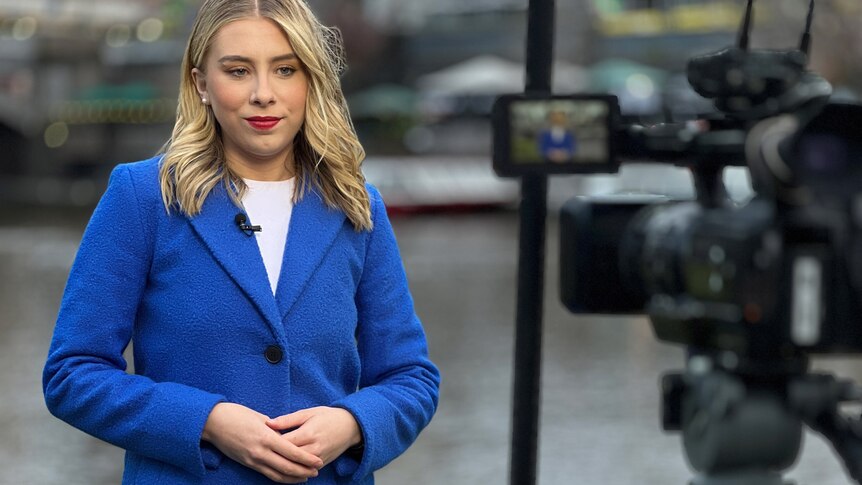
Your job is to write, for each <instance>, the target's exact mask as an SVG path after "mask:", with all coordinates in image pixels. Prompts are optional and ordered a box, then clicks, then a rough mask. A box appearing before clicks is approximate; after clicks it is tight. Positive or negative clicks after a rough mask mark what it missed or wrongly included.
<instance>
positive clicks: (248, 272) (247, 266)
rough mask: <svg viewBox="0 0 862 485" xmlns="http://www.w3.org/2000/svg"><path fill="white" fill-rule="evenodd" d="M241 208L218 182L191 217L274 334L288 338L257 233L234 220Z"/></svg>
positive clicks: (216, 255)
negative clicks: (199, 210)
mask: <svg viewBox="0 0 862 485" xmlns="http://www.w3.org/2000/svg"><path fill="white" fill-rule="evenodd" d="M240 212H243V210H242V209H240V208H238V207H237V206H236V205H234V203H233V201H232V200H231V199H230V196H229V195H228V194H227V190H226V189H225V187H224V186H223V185H217V186H216V187H215V188H214V189H213V190H212V192H210V194H209V196H207V198H206V200H205V201H204V205H203V209H202V210H201V212H200V214H198V215H197V216H195V217H192V218H190V221H191V224H192V227H194V229H195V231H196V232H197V233H198V235H200V237H201V239H203V241H204V243H205V244H206V245H207V247H208V248H209V250H210V252H212V254H213V256H214V257H215V259H216V261H218V263H219V264H220V265H221V266H222V268H224V270H225V271H226V272H227V273H228V274H229V275H230V277H231V278H232V279H233V280H234V281H235V282H236V284H237V285H238V286H239V287H240V288H241V289H242V291H243V292H244V293H245V294H246V295H247V296H248V298H249V299H250V300H251V301H252V302H253V303H254V305H255V306H256V307H257V309H258V311H260V314H261V315H262V316H263V318H264V319H265V320H266V322H267V324H268V325H269V326H270V328H271V329H272V332H273V335H274V336H275V337H276V338H277V339H278V340H279V341H280V342H284V327H283V326H282V325H281V318H280V314H279V311H278V307H277V306H276V303H275V299H274V298H273V296H272V288H270V286H269V279H267V276H266V267H264V265H263V258H262V257H261V255H260V248H259V247H258V245H257V241H256V240H255V238H254V236H248V235H246V234H245V233H244V232H242V231H240V230H239V228H238V227H237V225H236V222H235V221H234V217H236V214H238V213H240ZM251 223H254V221H251Z"/></svg>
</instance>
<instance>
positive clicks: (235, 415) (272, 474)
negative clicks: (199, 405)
mask: <svg viewBox="0 0 862 485" xmlns="http://www.w3.org/2000/svg"><path fill="white" fill-rule="evenodd" d="M268 419H269V418H268V417H267V416H265V415H263V414H260V413H258V412H257V411H255V410H253V409H249V408H247V407H245V406H242V405H239V404H234V403H226V402H222V403H219V404H216V405H215V407H213V409H212V411H211V412H210V415H209V417H208V418H207V422H206V424H205V425H204V431H203V435H202V438H203V440H205V441H208V442H210V443H212V444H213V445H214V446H215V447H216V448H218V449H219V450H220V451H221V452H222V453H224V454H225V455H226V456H227V457H229V458H231V459H233V460H234V461H237V462H239V463H241V464H243V465H245V466H247V467H249V468H251V469H253V470H257V471H258V472H260V473H262V474H263V475H265V476H266V477H267V478H269V479H270V480H272V481H275V482H278V483H303V482H306V481H307V480H308V479H309V478H311V477H316V476H317V470H318V469H320V468H321V467H323V462H322V461H321V459H320V458H318V457H317V456H315V455H313V454H311V453H309V452H307V451H304V450H302V449H301V448H299V447H298V446H296V445H294V444H293V443H291V442H290V441H288V440H285V439H282V438H281V434H280V433H278V432H277V431H274V430H273V429H271V428H270V427H269V426H267V425H266V421H267V420H268Z"/></svg>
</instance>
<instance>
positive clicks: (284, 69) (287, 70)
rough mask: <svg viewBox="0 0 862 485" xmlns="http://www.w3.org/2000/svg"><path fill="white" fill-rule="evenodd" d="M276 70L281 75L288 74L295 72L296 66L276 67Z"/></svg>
mask: <svg viewBox="0 0 862 485" xmlns="http://www.w3.org/2000/svg"><path fill="white" fill-rule="evenodd" d="M277 72H278V74H279V75H281V76H290V75H291V74H293V73H295V72H296V68H293V67H290V66H283V67H279V68H278V69H277Z"/></svg>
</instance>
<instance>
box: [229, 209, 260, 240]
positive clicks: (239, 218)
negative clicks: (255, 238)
mask: <svg viewBox="0 0 862 485" xmlns="http://www.w3.org/2000/svg"><path fill="white" fill-rule="evenodd" d="M233 220H234V222H235V223H236V225H237V226H238V227H239V230H240V231H242V232H244V233H245V234H246V236H251V235H252V233H255V232H260V231H261V229H260V226H252V225H251V224H248V223H247V222H248V218H247V217H246V216H245V214H243V213H242V212H240V213H239V214H237V215H236V217H234V218H233Z"/></svg>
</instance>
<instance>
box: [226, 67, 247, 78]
mask: <svg viewBox="0 0 862 485" xmlns="http://www.w3.org/2000/svg"><path fill="white" fill-rule="evenodd" d="M228 72H229V73H230V75H231V76H234V77H243V76H245V75H246V74H248V69H246V68H244V67H237V68H235V69H231V70H230V71H228Z"/></svg>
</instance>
